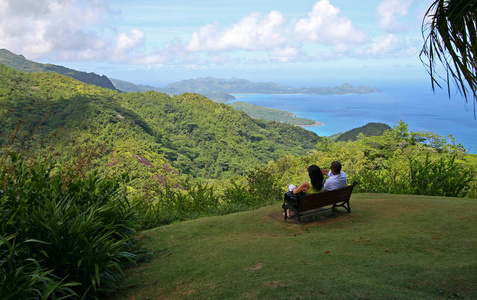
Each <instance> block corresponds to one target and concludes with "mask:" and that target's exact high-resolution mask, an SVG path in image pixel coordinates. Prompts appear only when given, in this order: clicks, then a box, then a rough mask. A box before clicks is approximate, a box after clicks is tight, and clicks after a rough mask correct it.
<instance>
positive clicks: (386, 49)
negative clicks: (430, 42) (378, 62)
mask: <svg viewBox="0 0 477 300" xmlns="http://www.w3.org/2000/svg"><path fill="white" fill-rule="evenodd" d="M418 53H419V49H418V48H417V47H416V46H414V45H412V44H410V43H409V42H407V41H406V40H403V39H400V38H398V37H397V36H396V35H394V34H389V35H387V36H383V37H379V38H377V39H375V41H373V42H372V43H371V44H370V45H368V46H366V47H365V48H364V49H359V50H356V51H355V52H354V56H356V57H367V58H396V57H410V56H414V55H417V54H418Z"/></svg>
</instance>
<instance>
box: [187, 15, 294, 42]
mask: <svg viewBox="0 0 477 300" xmlns="http://www.w3.org/2000/svg"><path fill="white" fill-rule="evenodd" d="M284 21H285V19H284V18H283V16H282V14H281V13H280V12H278V11H272V12H270V14H268V15H266V16H263V15H262V14H260V13H252V14H250V15H249V16H247V17H245V18H243V19H241V20H240V21H239V22H238V23H237V24H234V25H232V26H231V27H230V28H228V29H226V30H224V31H220V30H219V25H218V24H217V23H215V24H213V25H212V24H208V25H205V26H203V27H201V28H200V29H199V31H198V32H197V31H196V32H194V33H193V34H192V38H191V40H190V42H189V44H188V46H187V49H188V50H189V51H207V50H213V51H219V50H234V49H240V50H266V49H271V48H273V47H276V46H278V45H281V44H283V43H284V42H285V41H286V39H285V37H284V36H283V29H282V25H283V23H284Z"/></svg>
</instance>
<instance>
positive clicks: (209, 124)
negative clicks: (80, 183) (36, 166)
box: [0, 65, 320, 180]
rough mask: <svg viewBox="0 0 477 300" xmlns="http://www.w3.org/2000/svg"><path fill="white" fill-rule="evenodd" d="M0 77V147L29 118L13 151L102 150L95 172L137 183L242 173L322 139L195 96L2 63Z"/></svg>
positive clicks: (304, 149)
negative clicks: (101, 84)
mask: <svg viewBox="0 0 477 300" xmlns="http://www.w3.org/2000/svg"><path fill="white" fill-rule="evenodd" d="M0 74H1V82H0V90H1V91H2V96H1V101H2V107H4V109H5V110H4V111H3V114H2V119H1V121H2V126H1V129H0V133H1V136H0V138H1V139H0V145H3V146H5V145H7V144H8V143H9V139H8V138H9V134H10V133H11V132H12V131H13V130H14V128H15V126H16V125H17V123H18V121H19V120H21V119H22V118H29V120H28V122H26V123H22V124H23V125H22V130H21V131H19V132H17V133H16V135H17V139H16V141H15V143H14V145H13V146H14V147H16V148H20V147H27V148H28V149H32V150H35V151H38V150H37V148H39V149H43V150H45V149H48V148H47V146H52V147H54V148H55V151H56V152H58V155H59V157H61V158H62V159H63V160H65V161H66V160H68V157H69V156H71V155H73V153H75V151H78V149H80V148H83V147H89V149H96V148H98V149H99V146H101V147H104V149H103V150H102V151H104V152H103V153H100V154H99V153H98V155H97V157H96V158H95V164H97V165H98V167H100V169H102V170H103V169H104V170H107V172H109V173H117V172H120V171H121V170H126V171H127V170H129V171H131V172H133V173H135V174H136V173H140V174H141V177H143V179H142V180H150V177H151V176H152V177H157V178H162V179H164V178H167V179H168V180H169V177H176V175H175V174H176V173H177V174H178V173H180V174H183V175H191V176H193V177H198V178H199V177H202V178H214V179H220V178H227V177H231V176H240V175H243V174H245V173H246V172H247V171H248V170H250V169H251V168H253V167H257V166H260V165H264V164H266V163H267V162H268V161H269V160H275V159H278V158H279V157H281V156H283V155H285V154H293V155H303V154H306V153H307V152H308V151H310V150H312V149H314V147H315V145H316V143H317V142H318V141H319V140H320V138H319V137H318V136H317V135H316V134H315V133H313V132H310V131H307V130H305V129H302V128H298V127H295V126H289V125H286V124H283V123H278V122H266V121H263V120H256V119H252V118H250V117H249V116H247V115H246V114H245V113H242V112H239V111H236V110H235V109H233V108H232V107H230V106H227V105H225V104H219V103H215V102H213V101H211V100H209V99H207V98H205V97H203V96H200V95H198V94H184V95H180V96H173V97H171V96H169V95H167V94H163V93H158V92H146V93H118V92H116V91H112V90H109V89H102V88H98V87H95V86H92V85H87V84H84V83H81V82H78V81H75V80H73V79H71V78H69V77H65V76H61V75H58V74H53V73H34V74H27V73H23V72H18V71H14V70H13V69H10V68H8V67H5V66H3V65H0ZM44 117H46V118H45V119H44V120H43V118H44ZM53 136H54V138H52V137H53ZM26 139H27V140H26ZM139 157H141V158H143V159H140V158H139ZM146 161H147V162H148V163H146ZM169 175H170V176H169Z"/></svg>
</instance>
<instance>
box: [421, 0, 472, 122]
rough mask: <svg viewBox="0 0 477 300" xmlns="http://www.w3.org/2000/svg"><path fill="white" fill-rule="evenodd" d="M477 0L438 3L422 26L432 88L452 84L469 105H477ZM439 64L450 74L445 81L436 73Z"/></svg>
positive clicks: (424, 51) (436, 1) (435, 2)
mask: <svg viewBox="0 0 477 300" xmlns="http://www.w3.org/2000/svg"><path fill="white" fill-rule="evenodd" d="M476 21H477V0H435V1H434V2H433V3H432V5H431V6H430V7H429V9H428V10H427V12H426V14H425V16H424V19H423V25H422V33H423V37H424V46H423V48H422V51H421V55H420V57H421V60H422V61H423V63H424V64H425V65H426V68H427V70H428V72H429V75H430V76H431V81H432V88H433V89H435V85H437V86H439V87H441V86H440V84H439V82H438V78H441V79H443V80H444V81H445V82H446V83H447V89H448V92H449V96H450V82H451V81H454V83H455V85H456V86H457V88H458V90H459V91H460V92H461V94H462V95H463V96H464V98H465V99H466V102H467V101H468V98H469V97H473V99H474V116H475V103H476V102H477V75H476V71H477V22H476ZM436 62H441V64H442V66H443V67H444V69H445V71H446V77H445V78H443V77H441V76H439V75H437V73H436V70H437V68H436V64H435V63H436Z"/></svg>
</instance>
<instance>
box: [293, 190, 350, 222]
mask: <svg viewBox="0 0 477 300" xmlns="http://www.w3.org/2000/svg"><path fill="white" fill-rule="evenodd" d="M357 184H358V182H357V181H355V182H353V184H351V185H347V186H345V187H343V188H341V189H338V190H333V191H323V192H321V193H318V194H309V195H306V197H305V198H304V199H303V201H301V203H299V204H298V212H297V213H295V214H294V215H292V216H291V217H288V216H287V212H286V209H284V212H285V221H286V220H287V219H295V221H296V222H297V223H298V224H302V222H301V219H300V216H305V215H310V214H313V213H316V209H317V208H321V207H325V206H328V205H333V206H332V208H331V209H336V208H337V207H344V208H345V209H346V210H347V211H348V212H349V213H350V212H351V208H350V205H349V199H350V197H351V193H352V192H353V188H354V187H355V185H357Z"/></svg>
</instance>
